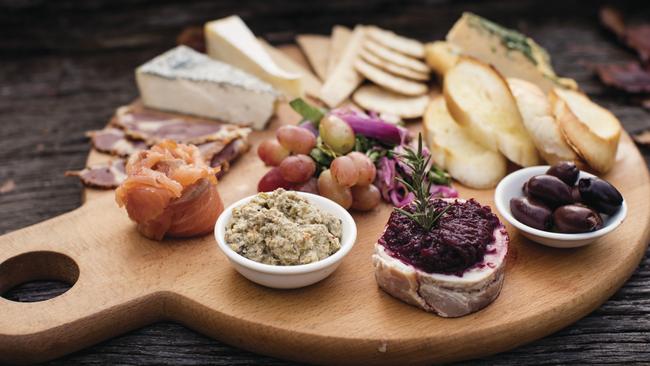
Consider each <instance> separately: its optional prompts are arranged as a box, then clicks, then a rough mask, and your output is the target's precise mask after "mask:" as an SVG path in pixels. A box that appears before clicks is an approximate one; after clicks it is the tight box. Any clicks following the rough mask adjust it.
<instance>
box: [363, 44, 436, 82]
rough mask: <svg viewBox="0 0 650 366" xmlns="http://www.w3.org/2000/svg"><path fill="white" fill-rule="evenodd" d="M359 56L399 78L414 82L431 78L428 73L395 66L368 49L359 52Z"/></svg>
mask: <svg viewBox="0 0 650 366" xmlns="http://www.w3.org/2000/svg"><path fill="white" fill-rule="evenodd" d="M359 56H361V58H362V59H363V60H364V61H366V62H368V63H369V64H371V65H374V66H377V67H378V68H380V69H382V70H384V71H388V72H390V73H391V74H395V75H397V76H401V77H405V78H408V79H413V80H419V81H427V80H429V78H430V77H429V74H427V73H423V72H418V71H414V70H411V69H409V68H407V67H404V66H400V65H395V64H393V63H390V62H388V61H386V60H384V59H382V58H379V57H377V56H375V55H374V54H372V53H370V52H369V51H368V50H366V49H362V50H361V51H359Z"/></svg>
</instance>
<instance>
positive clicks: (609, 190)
mask: <svg viewBox="0 0 650 366" xmlns="http://www.w3.org/2000/svg"><path fill="white" fill-rule="evenodd" d="M578 189H579V190H580V196H581V197H582V200H583V201H584V203H586V204H587V205H589V206H590V207H593V208H594V209H595V210H596V211H598V212H602V213H605V214H607V215H612V214H615V213H616V211H618V209H619V208H621V205H622V204H623V196H621V193H620V192H619V191H618V190H617V189H616V188H614V186H613V185H611V184H609V182H607V181H605V180H603V179H600V178H582V179H580V181H579V182H578Z"/></svg>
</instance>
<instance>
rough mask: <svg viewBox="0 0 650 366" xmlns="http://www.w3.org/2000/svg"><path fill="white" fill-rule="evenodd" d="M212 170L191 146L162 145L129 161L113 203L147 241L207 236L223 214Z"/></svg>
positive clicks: (195, 148) (139, 153)
mask: <svg viewBox="0 0 650 366" xmlns="http://www.w3.org/2000/svg"><path fill="white" fill-rule="evenodd" d="M217 171H218V169H214V168H211V167H209V166H208V165H207V164H206V163H205V161H204V160H203V157H202V156H201V154H200V152H199V149H198V148H197V147H196V146H192V145H184V144H177V143H175V142H173V141H171V140H167V141H163V142H161V143H159V144H156V145H154V146H153V147H152V148H151V149H149V150H145V151H140V152H138V153H136V154H133V155H132V156H131V157H130V158H129V161H128V163H127V165H126V173H127V179H126V180H125V181H124V182H123V183H122V184H121V185H120V186H119V187H118V188H117V190H116V191H115V199H116V201H117V204H118V205H119V206H120V207H125V208H126V210H127V212H128V214H129V217H130V218H131V220H133V221H135V222H136V223H137V224H138V225H137V228H138V231H139V232H140V233H141V234H142V235H144V236H145V237H147V238H150V239H154V240H161V239H162V238H163V237H164V236H170V237H189V236H195V235H202V234H206V233H208V232H210V231H212V229H213V228H214V224H215V222H216V220H217V217H218V216H219V215H220V214H221V212H222V211H223V202H222V201H221V197H220V196H219V192H218V191H217V178H216V176H215V174H216V173H217Z"/></svg>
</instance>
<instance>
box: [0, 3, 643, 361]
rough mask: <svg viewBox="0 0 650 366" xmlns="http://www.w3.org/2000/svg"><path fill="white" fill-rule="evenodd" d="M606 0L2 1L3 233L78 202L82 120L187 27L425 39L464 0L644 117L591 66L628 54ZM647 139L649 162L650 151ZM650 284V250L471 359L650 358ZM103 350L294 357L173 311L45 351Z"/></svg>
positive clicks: (93, 355) (275, 35)
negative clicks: (591, 304)
mask: <svg viewBox="0 0 650 366" xmlns="http://www.w3.org/2000/svg"><path fill="white" fill-rule="evenodd" d="M599 4H600V2H589V3H584V2H583V3H578V2H575V3H572V2H567V1H549V0H546V1H532V0H526V1H489V2H480V3H478V2H468V1H454V2H451V1H442V0H428V1H417V2H409V3H408V4H407V3H405V2H398V1H394V2H390V1H378V0H367V1H363V2H354V3H351V2H348V1H345V0H330V1H327V2H323V3H322V4H313V2H307V1H289V0H274V1H257V2H253V1H246V0H240V1H210V0H202V1H191V2H189V1H186V2H180V1H178V2H173V1H158V2H155V1H147V0H138V1H126V0H92V1H76V2H75V1H69V0H59V1H56V2H54V1H44V0H0V34H2V37H0V136H1V140H0V233H5V232H9V231H12V230H16V229H19V228H22V227H25V226H28V225H30V224H34V223H37V222H40V221H43V220H46V219H48V218H51V217H54V216H57V215H59V214H62V213H64V212H67V211H70V210H72V209H74V208H76V207H78V206H79V205H81V195H80V192H81V186H80V184H79V182H77V180H76V179H73V178H66V177H64V175H63V172H64V171H66V170H73V169H80V168H81V167H83V166H84V161H85V159H86V156H87V153H88V149H89V144H88V141H87V139H86V138H85V137H84V132H85V131H87V130H91V129H97V128H101V127H102V126H103V125H104V124H105V123H106V121H107V119H108V118H109V117H110V116H111V114H112V113H113V111H114V109H115V107H117V106H119V105H122V104H125V103H128V102H129V101H131V100H132V99H133V98H134V97H136V95H137V90H136V87H135V84H134V79H133V69H134V68H135V67H136V66H137V65H139V64H141V63H142V62H144V61H146V60H148V59H150V58H151V57H152V56H155V55H157V54H159V53H160V52H162V51H164V50H166V49H168V48H170V47H172V46H173V45H174V42H175V37H176V35H177V34H178V33H179V32H180V31H181V29H183V28H184V27H186V26H189V25H200V24H202V23H203V22H205V21H206V20H210V19H215V18H219V17H222V16H225V15H229V14H235V13H236V14H239V15H241V16H242V17H243V18H244V19H245V21H246V22H247V23H248V24H249V26H250V27H251V28H252V29H253V30H254V32H255V33H256V34H258V35H261V36H264V37H265V38H267V39H268V40H269V41H271V42H272V43H276V44H280V43H288V42H291V41H292V40H293V36H294V35H295V34H297V33H305V32H310V33H323V34H327V33H329V30H330V28H331V26H332V25H333V24H346V25H353V24H356V23H367V24H377V25H380V26H383V27H386V28H389V29H394V30H397V31H400V32H401V33H404V34H408V35H411V36H414V37H417V38H420V39H423V40H429V39H440V38H442V37H444V34H445V33H446V31H447V30H448V29H449V27H450V26H451V25H452V24H453V22H454V21H455V20H456V19H457V18H458V16H459V15H460V14H461V12H462V11H464V10H469V11H473V12H476V13H478V14H481V15H483V16H485V17H487V18H489V19H493V20H496V21H498V22H500V23H502V24H505V25H508V26H512V27H516V28H518V29H520V30H522V31H524V32H526V33H527V34H529V35H531V36H532V37H533V38H534V39H536V40H537V41H538V42H540V43H541V44H542V45H543V46H545V47H546V48H547V49H548V50H549V51H550V53H551V55H552V56H553V61H554V64H555V66H556V69H557V70H558V72H559V73H560V74H562V75H566V76H569V77H572V78H575V79H576V80H578V82H579V83H580V85H581V86H582V88H583V89H584V90H585V91H586V92H587V93H589V94H590V96H592V97H593V98H594V99H595V100H597V101H598V102H599V103H602V104H603V105H605V106H606V107H608V108H610V109H611V110H612V111H613V112H614V113H615V114H616V115H617V116H618V117H619V119H620V120H621V122H622V123H623V124H624V126H625V129H626V130H627V131H628V132H632V133H633V132H637V131H640V130H643V129H646V128H649V127H650V119H649V116H650V114H649V113H648V111H646V110H644V109H642V108H640V107H638V106H637V105H636V104H634V103H633V102H631V101H629V99H628V98H625V97H624V96H622V95H620V94H619V93H616V92H613V91H611V90H608V89H605V88H604V87H603V86H602V85H601V84H600V82H599V81H598V80H596V79H595V78H594V76H593V72H592V70H591V68H590V67H591V66H592V65H594V64H597V63H601V62H610V61H626V60H631V59H633V55H632V53H630V52H629V51H627V50H626V49H624V48H622V47H621V46H619V45H618V44H617V43H616V42H615V40H614V39H613V37H612V36H610V35H609V34H608V33H607V32H606V31H604V30H602V29H601V28H600V27H599V25H598V21H597V15H596V14H597V9H598V6H599ZM618 5H619V6H621V7H623V9H627V10H628V12H629V13H630V15H632V16H633V17H634V18H637V19H640V20H643V19H645V20H646V21H647V20H650V4H649V3H648V2H647V1H646V2H645V3H641V2H638V3H633V2H625V3H622V4H618ZM642 152H643V154H644V156H645V158H646V164H650V150H649V149H647V148H645V149H642ZM639 169H644V167H641V166H640V167H639ZM630 219H631V220H634V218H630ZM624 244H625V243H621V245H624ZM648 253H650V251H649V252H648ZM576 265H588V263H582V264H576ZM570 280H571V279H567V281H570ZM64 289H65V286H62V285H61V284H57V283H51V282H38V283H31V284H28V285H25V286H22V287H21V288H18V289H15V290H12V291H10V292H9V293H7V294H3V296H4V297H7V298H10V299H14V300H18V301H35V300H39V299H43V298H49V297H51V296H52V295H54V294H57V293H60V292H61V291H63V290H64ZM648 295H650V255H646V258H644V260H643V261H642V263H641V264H640V266H639V268H638V270H637V271H636V272H635V273H634V275H633V276H632V277H631V278H630V280H629V282H628V283H627V284H626V285H625V286H624V287H623V288H622V289H621V290H620V291H619V292H618V293H616V295H614V296H613V297H612V298H611V299H610V300H609V301H608V302H606V303H605V304H604V305H603V306H602V307H601V308H600V309H598V310H596V311H595V312H593V313H592V314H590V315H589V316H587V317H586V318H584V319H582V320H580V321H579V322H577V323H576V324H574V325H572V326H570V327H568V328H566V329H564V330H562V331H560V332H558V333H556V334H553V335H551V336H549V337H547V338H544V339H542V340H539V341H537V342H534V343H532V344H529V345H526V346H523V347H520V348H518V349H515V350H512V351H510V352H507V353H503V354H499V355H495V356H492V357H489V358H486V359H482V360H476V361H474V362H472V364H485V365H495V364H499V365H506V364H508V365H510V364H529V363H535V364H558V363H614V364H618V363H637V364H647V363H648V362H650V297H649V296H648ZM105 363H110V364H173V365H179V364H183V365H190V364H206V363H210V364H224V365H225V364H228V365H232V364H252V363H256V364H266V365H287V364H290V363H288V362H284V361H281V360H276V359H272V358H268V357H264V356H259V355H255V354H252V353H249V352H246V351H242V350H239V349H235V348H232V347H229V346H227V345H224V344H222V343H219V342H217V341H214V340H211V339H208V338H206V337H204V336H202V335H199V334H196V333H194V332H193V331H191V330H188V329H186V328H184V327H183V326H181V325H177V324H171V323H160V324H155V325H152V326H149V327H146V328H144V329H140V330H137V331H134V332H131V333H129V334H126V335H124V336H121V337H118V338H115V339H112V340H109V341H106V342H103V343H102V344H99V345H96V346H94V347H91V348H89V349H87V350H84V351H81V352H78V353H76V354H73V355H70V356H67V357H64V358H62V359H59V360H55V361H52V362H51V363H50V364H51V365H70V364H79V365H81V364H85V365H88V364H105Z"/></svg>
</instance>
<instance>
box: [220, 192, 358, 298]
mask: <svg viewBox="0 0 650 366" xmlns="http://www.w3.org/2000/svg"><path fill="white" fill-rule="evenodd" d="M296 193H297V194H299V195H300V196H301V197H303V198H305V199H307V200H308V201H309V202H310V203H312V204H314V205H316V206H317V207H318V208H320V209H321V210H323V211H325V212H329V213H331V214H332V215H334V216H335V217H338V218H339V219H341V224H342V229H343V235H342V238H341V248H340V249H339V250H338V251H337V252H336V253H334V254H332V255H331V256H329V257H327V258H325V259H323V260H320V261H318V262H314V263H309V264H301V265H296V266H274V265H270V264H264V263H259V262H255V261H253V260H250V259H248V258H246V257H244V256H242V255H240V254H238V253H237V252H235V251H234V250H232V249H231V248H230V246H228V244H227V243H226V240H225V236H226V226H227V225H228V223H230V220H231V218H232V210H233V208H235V207H239V206H241V205H243V204H246V203H248V201H250V200H251V199H253V197H255V196H249V197H246V198H243V199H241V200H239V201H237V202H235V203H233V204H232V205H230V206H228V207H227V208H226V209H225V210H224V211H223V213H222V214H221V215H220V216H219V219H218V220H217V223H216V225H215V227H214V236H215V238H216V239H217V244H218V245H219V248H220V249H221V251H222V252H223V253H224V254H225V255H226V257H228V260H229V261H230V263H231V264H232V265H233V267H235V269H236V270H237V272H239V273H240V274H241V275H242V276H244V277H246V278H248V279H249V280H251V281H253V282H255V283H258V284H260V285H263V286H267V287H273V288H280V289H290V288H299V287H304V286H309V285H311V284H314V283H316V282H318V281H321V280H323V279H325V278H326V277H327V276H329V275H330V274H332V272H334V270H335V269H336V268H337V267H338V266H339V264H340V263H341V260H342V259H343V257H345V256H346V254H348V252H350V250H351V249H352V247H353V246H354V243H355V241H356V239H357V226H356V224H355V223H354V219H353V218H352V216H350V213H349V212H348V211H347V210H346V209H344V208H343V207H341V206H340V205H338V204H337V203H336V202H334V201H332V200H329V199H327V198H325V197H322V196H318V195H315V194H311V193H305V192H296Z"/></svg>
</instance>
